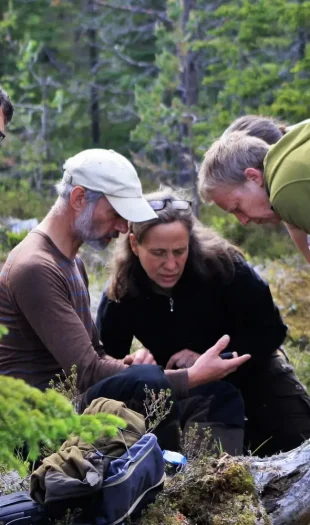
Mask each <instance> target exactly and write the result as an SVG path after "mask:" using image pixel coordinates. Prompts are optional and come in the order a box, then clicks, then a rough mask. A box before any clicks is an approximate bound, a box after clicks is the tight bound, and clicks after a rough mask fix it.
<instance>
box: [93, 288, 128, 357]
mask: <svg viewBox="0 0 310 525" xmlns="http://www.w3.org/2000/svg"><path fill="white" fill-rule="evenodd" d="M108 285H109V283H106V285H105V287H104V289H103V293H102V297H101V300H100V304H99V307H98V312H97V319H96V325H97V328H98V332H99V336H100V340H101V342H102V344H103V347H104V350H105V352H106V353H107V354H108V355H110V356H112V357H115V358H116V359H122V358H123V357H125V355H127V354H128V353H129V352H130V347H131V343H132V340H133V335H134V334H133V329H132V323H131V320H130V308H129V305H128V304H127V303H126V302H120V303H116V302H114V301H111V300H110V299H109V297H108V295H107V288H108Z"/></svg>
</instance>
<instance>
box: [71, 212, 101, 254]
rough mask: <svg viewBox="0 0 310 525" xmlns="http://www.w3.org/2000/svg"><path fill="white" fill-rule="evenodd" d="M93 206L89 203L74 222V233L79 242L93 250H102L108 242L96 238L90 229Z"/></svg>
mask: <svg viewBox="0 0 310 525" xmlns="http://www.w3.org/2000/svg"><path fill="white" fill-rule="evenodd" d="M95 206H96V202H90V203H89V204H88V205H87V207H86V208H85V210H84V211H83V213H82V214H81V215H80V216H79V217H78V218H77V219H76V221H75V224H74V232H75V235H76V236H77V237H78V239H79V240H80V241H81V242H83V243H85V244H88V245H89V246H91V248H94V249H95V250H104V249H105V248H106V247H107V246H108V244H109V241H108V240H106V239H104V238H100V237H99V238H98V237H96V236H95V235H94V231H93V229H92V218H93V211H94V208H95Z"/></svg>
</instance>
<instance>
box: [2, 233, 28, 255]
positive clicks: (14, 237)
mask: <svg viewBox="0 0 310 525" xmlns="http://www.w3.org/2000/svg"><path fill="white" fill-rule="evenodd" d="M27 234H28V231H27V230H23V231H21V232H20V233H15V232H6V238H7V245H8V248H9V249H10V250H11V249H12V248H14V247H15V246H17V244H19V243H20V242H21V241H22V240H23V239H24V238H25V237H26V235H27Z"/></svg>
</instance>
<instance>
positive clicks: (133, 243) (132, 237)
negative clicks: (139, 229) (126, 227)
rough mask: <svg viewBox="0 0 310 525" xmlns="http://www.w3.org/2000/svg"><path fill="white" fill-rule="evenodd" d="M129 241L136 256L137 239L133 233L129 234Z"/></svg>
mask: <svg viewBox="0 0 310 525" xmlns="http://www.w3.org/2000/svg"><path fill="white" fill-rule="evenodd" d="M129 242H130V247H131V249H132V251H133V253H134V254H135V255H137V256H138V241H137V239H136V237H135V234H134V233H130V234H129Z"/></svg>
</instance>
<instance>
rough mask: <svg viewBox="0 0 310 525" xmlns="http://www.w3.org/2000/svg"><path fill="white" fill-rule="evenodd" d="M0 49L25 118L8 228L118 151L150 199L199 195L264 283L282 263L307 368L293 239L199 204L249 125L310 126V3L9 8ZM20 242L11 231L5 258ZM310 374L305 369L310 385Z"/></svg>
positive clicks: (6, 190)
mask: <svg viewBox="0 0 310 525" xmlns="http://www.w3.org/2000/svg"><path fill="white" fill-rule="evenodd" d="M0 45H1V48H0V84H1V85H2V86H3V87H4V88H5V89H7V91H8V92H9V94H10V95H11V98H12V100H13V102H14V105H15V115H14V119H13V122H12V124H11V125H10V127H9V133H8V137H7V138H6V141H5V143H4V144H3V147H1V148H0V201H1V202H0V216H2V217H8V216H13V217H18V218H20V219H27V218H31V217H37V218H38V219H40V218H42V217H43V216H44V214H45V213H46V211H47V210H48V209H49V207H50V205H51V203H52V202H53V200H54V198H55V193H54V187H53V186H54V184H55V182H56V181H57V180H58V179H59V178H60V176H61V173H62V165H63V163H64V160H65V159H66V158H68V157H69V156H72V155H74V154H75V153H77V152H79V151H80V150H82V149H86V148H95V147H103V148H112V149H115V150H117V151H119V152H121V153H123V154H124V155H125V156H128V157H129V158H130V159H131V160H132V161H133V163H134V164H135V166H136V167H137V170H138V172H139V175H140V177H141V179H142V182H143V187H144V189H145V191H149V190H153V189H156V188H157V187H158V186H159V184H160V183H164V184H169V185H172V186H173V187H179V186H181V187H184V188H187V189H188V190H189V192H190V193H191V195H192V199H193V203H194V210H195V212H196V213H197V215H199V218H200V219H201V220H202V221H203V222H204V223H206V224H208V225H210V226H212V227H213V228H215V229H216V230H218V231H219V232H220V233H222V234H223V235H224V236H226V237H228V238H229V239H231V240H232V241H233V242H235V243H236V244H238V245H239V246H241V247H242V248H243V250H244V252H245V254H246V256H247V257H248V258H249V259H250V261H251V262H253V263H254V264H255V265H260V267H261V269H262V271H265V269H266V262H265V261H266V260H269V261H270V260H271V261H274V262H270V263H268V275H267V277H268V279H269V281H270V283H271V285H272V289H273V293H274V294H275V297H276V300H277V302H278V304H279V306H280V308H281V309H282V313H283V315H284V317H285V320H286V321H287V322H288V324H289V326H290V340H291V342H293V343H294V344H295V346H297V348H298V352H299V353H298V359H301V357H300V356H301V355H304V354H302V353H301V352H300V350H310V345H309V336H310V333H309V328H308V327H309V319H308V312H309V307H310V304H309V301H310V299H309V296H310V293H309V290H310V279H309V270H308V268H304V266H303V264H302V262H301V260H300V259H299V258H297V259H296V256H295V255H294V254H295V253H296V252H295V248H294V247H293V245H292V243H291V241H290V239H289V237H288V235H287V234H286V232H285V231H284V229H283V228H282V227H279V228H278V229H275V228H274V227H272V228H270V229H269V228H268V227H265V228H262V227H257V226H255V225H251V226H249V227H247V228H244V227H243V226H241V225H240V224H239V223H238V222H237V221H236V219H235V218H234V217H231V216H229V215H226V214H224V213H222V212H220V211H219V210H217V209H216V208H214V207H213V206H206V205H201V204H199V203H198V198H197V194H196V176H197V168H198V167H199V164H200V162H201V160H202V157H203V154H204V152H205V150H206V149H207V147H208V146H209V145H210V144H211V143H212V141H213V140H214V139H215V138H216V137H218V136H219V135H220V134H221V133H222V132H223V130H224V129H225V127H226V126H227V125H228V124H229V123H230V122H231V121H232V120H233V119H234V118H236V117H237V116H239V115H242V114H246V113H256V114H258V113H259V114H264V115H270V116H277V117H278V118H280V119H282V120H283V121H284V122H287V123H291V124H293V123H296V122H298V121H300V120H303V119H305V118H308V117H309V116H310V1H303V0H272V1H270V0H256V1H255V0H226V1H224V0H213V1H206V0H1V3H0ZM0 223H1V220H0ZM18 240H19V238H18V236H17V237H16V236H15V237H14V235H12V234H8V233H7V232H6V233H5V234H3V232H2V233H1V227H0V254H2V258H3V257H4V256H5V254H6V253H7V251H8V249H10V248H11V247H12V246H13V245H14V243H16V242H17V241H18ZM292 257H293V259H292ZM0 258H1V257H0ZM99 266H100V264H99ZM99 266H98V265H97V267H96V271H97V270H98V267H99ZM101 266H102V265H101ZM94 282H96V283H98V282H100V280H99V281H98V274H96V275H95V277H94V278H93V280H92V279H91V285H92V283H94ZM97 287H98V284H97ZM308 371H310V364H308V361H307V363H306V372H303V374H304V378H306V379H307V381H309V383H310V380H309V374H308Z"/></svg>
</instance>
